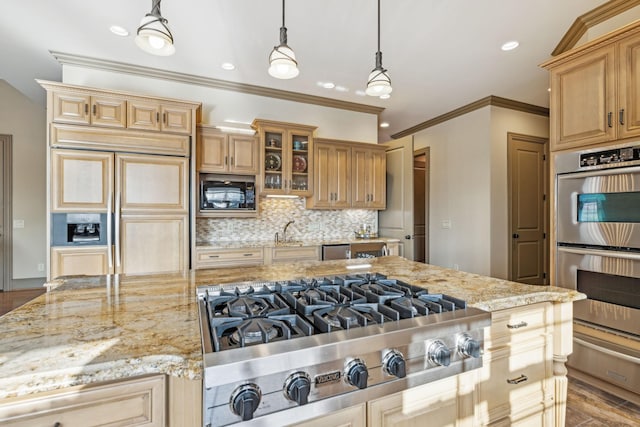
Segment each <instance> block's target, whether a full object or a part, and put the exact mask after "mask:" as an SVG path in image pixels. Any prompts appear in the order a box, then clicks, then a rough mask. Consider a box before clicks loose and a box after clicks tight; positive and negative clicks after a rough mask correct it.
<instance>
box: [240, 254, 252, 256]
mask: <svg viewBox="0 0 640 427" xmlns="http://www.w3.org/2000/svg"><path fill="white" fill-rule="evenodd" d="M242 256H253V254H242Z"/></svg>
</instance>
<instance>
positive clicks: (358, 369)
mask: <svg viewBox="0 0 640 427" xmlns="http://www.w3.org/2000/svg"><path fill="white" fill-rule="evenodd" d="M346 376H347V382H348V383H349V384H351V385H352V386H355V387H358V388H367V380H368V379H369V370H368V369H367V365H365V364H364V362H363V361H362V360H360V359H353V360H352V361H351V362H349V364H348V365H347V375H346Z"/></svg>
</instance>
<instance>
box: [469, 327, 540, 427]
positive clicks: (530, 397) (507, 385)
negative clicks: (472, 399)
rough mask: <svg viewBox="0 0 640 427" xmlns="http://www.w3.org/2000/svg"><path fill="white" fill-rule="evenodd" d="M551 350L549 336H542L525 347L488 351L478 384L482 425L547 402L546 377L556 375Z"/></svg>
mask: <svg viewBox="0 0 640 427" xmlns="http://www.w3.org/2000/svg"><path fill="white" fill-rule="evenodd" d="M523 347H524V348H523ZM549 353H550V352H549V346H548V345H547V338H546V337H543V336H541V337H539V338H534V339H532V340H530V341H529V342H528V343H527V345H526V347H525V346H524V345H521V346H520V348H516V347H503V348H500V349H498V350H495V351H491V352H489V353H487V354H485V356H484V357H485V359H484V366H483V368H482V370H481V371H480V377H481V378H480V383H479V385H478V389H479V400H480V402H481V405H482V410H481V411H480V416H481V417H482V418H483V424H484V422H492V421H495V420H499V419H502V418H504V417H508V416H510V415H512V414H515V413H518V412H523V411H524V412H526V410H527V408H530V407H532V406H540V405H544V404H545V399H546V397H545V395H546V394H547V392H548V391H547V390H546V388H547V385H546V382H547V378H549V377H551V376H552V374H553V372H552V369H553V366H552V356H551V354H549Z"/></svg>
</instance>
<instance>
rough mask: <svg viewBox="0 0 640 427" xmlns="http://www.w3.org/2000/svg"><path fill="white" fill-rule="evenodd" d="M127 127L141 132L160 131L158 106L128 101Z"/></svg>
mask: <svg viewBox="0 0 640 427" xmlns="http://www.w3.org/2000/svg"><path fill="white" fill-rule="evenodd" d="M127 127H128V128H130V129H141V130H160V105H159V104H157V103H155V102H144V101H137V100H136V101H129V102H128V103H127Z"/></svg>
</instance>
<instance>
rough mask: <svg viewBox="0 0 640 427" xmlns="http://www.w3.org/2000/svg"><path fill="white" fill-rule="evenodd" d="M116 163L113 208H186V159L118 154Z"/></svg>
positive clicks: (123, 210) (158, 210)
mask: <svg viewBox="0 0 640 427" xmlns="http://www.w3.org/2000/svg"><path fill="white" fill-rule="evenodd" d="M116 164H117V173H116V205H117V206H116V209H118V208H119V209H120V212H121V213H122V214H126V213H132V212H153V213H167V212H186V211H187V210H188V209H189V205H188V200H189V197H188V196H189V194H188V187H189V181H188V179H189V176H188V171H189V164H188V159H185V158H182V157H169V156H153V155H144V154H118V155H116Z"/></svg>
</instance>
